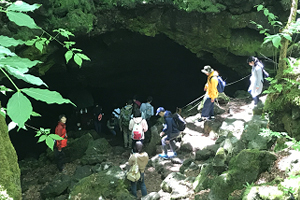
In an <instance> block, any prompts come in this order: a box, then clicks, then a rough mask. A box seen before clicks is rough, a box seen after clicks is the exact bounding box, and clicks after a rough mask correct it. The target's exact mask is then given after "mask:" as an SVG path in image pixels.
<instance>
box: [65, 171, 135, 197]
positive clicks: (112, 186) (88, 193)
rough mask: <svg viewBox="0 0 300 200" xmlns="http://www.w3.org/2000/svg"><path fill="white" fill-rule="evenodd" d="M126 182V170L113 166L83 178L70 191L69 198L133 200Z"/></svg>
mask: <svg viewBox="0 0 300 200" xmlns="http://www.w3.org/2000/svg"><path fill="white" fill-rule="evenodd" d="M126 188H127V186H126V184H125V172H123V171H122V170H121V169H120V168H119V167H116V166H114V167H111V168H109V169H107V170H104V171H101V172H99V173H95V174H92V175H90V176H88V177H85V178H83V179H81V180H80V181H79V182H78V183H77V184H76V185H74V187H73V188H72V191H71V192H70V195H69V199H70V200H75V199H78V198H79V199H89V200H99V199H120V200H121V199H122V200H132V199H133V198H134V197H133V196H132V195H131V194H130V193H129V192H128V190H127V189H126Z"/></svg>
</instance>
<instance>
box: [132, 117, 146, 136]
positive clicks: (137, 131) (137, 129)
mask: <svg viewBox="0 0 300 200" xmlns="http://www.w3.org/2000/svg"><path fill="white" fill-rule="evenodd" d="M143 135H144V132H143V126H142V121H141V122H140V123H134V125H133V129H132V134H131V138H132V139H134V140H141V139H142V138H143Z"/></svg>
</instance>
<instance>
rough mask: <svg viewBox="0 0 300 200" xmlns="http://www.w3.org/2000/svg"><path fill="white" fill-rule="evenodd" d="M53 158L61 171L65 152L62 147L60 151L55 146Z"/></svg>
mask: <svg viewBox="0 0 300 200" xmlns="http://www.w3.org/2000/svg"><path fill="white" fill-rule="evenodd" d="M55 158H56V165H57V169H58V170H59V171H60V172H61V171H62V170H63V169H64V164H65V153H64V152H63V149H62V150H61V151H58V150H57V149H56V148H55Z"/></svg>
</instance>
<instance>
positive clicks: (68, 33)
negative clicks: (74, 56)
mask: <svg viewBox="0 0 300 200" xmlns="http://www.w3.org/2000/svg"><path fill="white" fill-rule="evenodd" d="M53 32H59V33H60V34H61V35H62V36H64V37H66V38H68V39H69V36H75V35H74V34H73V33H71V32H70V31H67V30H65V29H62V28H60V29H57V30H53Z"/></svg>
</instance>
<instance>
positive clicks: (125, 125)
mask: <svg viewBox="0 0 300 200" xmlns="http://www.w3.org/2000/svg"><path fill="white" fill-rule="evenodd" d="M132 109H133V108H132V100H131V99H130V100H128V101H127V103H126V105H125V106H124V107H123V108H122V109H121V113H120V131H121V132H123V139H124V147H125V148H131V143H132V140H131V138H130V136H131V132H130V130H129V121H130V119H131V115H132Z"/></svg>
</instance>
